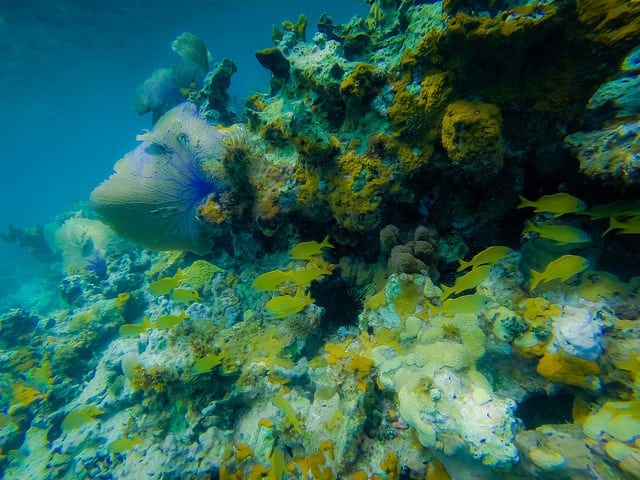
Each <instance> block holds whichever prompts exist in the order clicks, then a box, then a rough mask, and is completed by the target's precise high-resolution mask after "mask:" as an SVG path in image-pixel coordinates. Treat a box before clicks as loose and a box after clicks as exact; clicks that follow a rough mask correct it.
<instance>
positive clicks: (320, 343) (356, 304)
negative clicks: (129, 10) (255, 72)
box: [0, 0, 640, 480]
mask: <svg viewBox="0 0 640 480" xmlns="http://www.w3.org/2000/svg"><path fill="white" fill-rule="evenodd" d="M368 3H369V4H370V11H369V15H368V16H367V17H366V18H362V19H361V18H354V19H353V20H352V21H350V22H349V23H347V24H344V25H340V24H335V23H334V22H333V21H332V20H331V18H330V17H329V16H328V15H327V14H325V15H323V16H322V17H321V19H320V21H319V22H318V24H317V30H318V31H317V32H313V33H312V32H307V29H308V28H309V23H308V22H307V19H306V17H305V16H304V15H301V16H300V17H299V18H298V20H297V21H295V22H293V21H286V22H283V24H282V29H280V28H274V31H273V37H272V40H273V45H271V46H268V47H267V48H264V49H261V50H258V51H257V52H256V58H257V60H258V62H259V63H260V64H261V65H262V66H263V67H265V68H266V69H268V70H269V71H270V72H271V73H272V76H271V80H270V83H269V89H270V91H269V93H255V94H252V95H251V96H250V97H249V98H247V99H246V103H245V105H246V110H245V112H244V114H243V116H238V115H237V114H236V113H235V112H234V111H233V110H232V109H231V108H230V107H229V97H228V95H227V89H228V87H229V84H230V81H231V78H232V75H233V74H234V72H235V70H236V67H235V64H234V63H233V62H232V61H231V60H228V59H224V60H222V61H221V62H219V63H217V64H214V63H213V60H212V57H211V55H210V54H209V52H208V51H207V49H206V47H205V46H204V45H203V44H202V42H201V41H200V40H199V39H198V38H197V37H195V36H193V35H191V34H182V35H180V36H179V37H178V38H177V39H176V41H175V42H174V43H173V49H174V52H175V53H176V54H177V56H178V59H177V61H176V63H175V64H174V66H173V67H172V68H169V69H160V70H157V71H156V72H155V73H154V74H153V75H152V77H151V78H150V79H149V80H147V82H145V84H144V85H143V86H141V87H140V89H139V91H138V94H139V95H138V100H137V102H138V103H137V107H138V111H139V112H140V113H142V112H151V113H152V117H153V118H152V122H153V123H154V126H153V129H152V130H151V131H149V132H146V133H144V134H142V135H140V136H139V137H138V140H139V141H140V144H139V145H138V146H137V147H136V148H135V149H134V150H133V151H131V152H129V153H127V154H125V156H124V158H122V159H121V160H120V161H119V162H118V163H116V165H115V167H114V170H115V173H114V174H113V175H112V176H111V177H110V178H109V179H107V180H106V181H105V182H103V183H102V184H101V185H99V186H98V187H96V188H95V190H94V191H93V193H92V195H91V210H90V211H89V210H87V211H78V212H71V213H69V214H65V215H64V216H61V217H60V218H58V219H56V220H55V221H54V222H52V223H51V224H48V225H45V226H43V227H39V228H36V229H33V230H29V229H15V228H12V229H10V230H9V232H8V233H7V234H6V235H3V236H2V238H3V239H5V240H7V241H14V242H18V243H20V244H23V245H24V246H25V247H27V248H29V249H32V250H33V253H34V254H35V255H38V256H40V257H41V258H43V259H45V260H46V262H48V263H47V264H46V265H47V268H48V269H49V271H50V275H49V276H45V277H43V278H38V279H33V280H32V281H31V282H28V285H30V286H31V287H30V288H32V289H37V290H38V292H39V293H38V295H35V294H34V295H30V294H26V293H23V296H29V297H30V296H32V297H33V298H30V301H31V303H30V304H27V305H23V304H21V305H19V307H20V308H17V307H14V308H10V309H8V310H6V311H5V309H4V308H3V309H2V310H0V346H1V347H2V348H1V351H0V367H2V368H0V393H1V395H0V410H1V411H2V413H1V414H0V469H1V470H2V472H3V473H4V475H5V477H6V478H30V477H31V478H71V477H77V478H132V479H135V478H142V476H143V477H144V478H158V479H160V478H194V479H195V478H221V479H224V478H226V479H233V478H236V479H239V478H248V479H264V478H271V479H298V478H300V479H302V478H305V479H307V478H308V479H311V478H316V479H317V478H322V479H332V478H354V479H358V480H363V479H371V480H373V479H396V480H398V479H404V478H430V479H443V478H477V479H490V478H496V477H505V478H507V477H508V478H533V477H536V478H542V479H555V478H585V479H596V478H598V479H600V478H603V479H618V478H635V477H637V476H639V475H640V468H639V467H638V465H639V464H640V460H639V459H640V454H639V453H638V452H639V449H638V439H639V438H640V420H639V417H638V408H639V404H638V402H640V399H639V395H640V341H639V339H640V323H638V322H639V321H640V320H639V319H640V307H638V304H637V298H638V295H640V276H639V275H638V268H639V265H638V260H637V259H638V258H640V256H639V255H638V253H640V252H639V250H638V249H639V245H638V242H637V238H636V237H635V235H637V234H638V233H640V220H639V219H640V201H638V199H637V196H638V181H637V179H638V176H637V165H638V161H637V160H638V158H637V157H638V148H637V147H638V142H637V139H638V134H637V133H638V131H640V129H639V128H638V124H640V123H639V122H640V119H639V118H638V115H639V114H640V111H639V108H640V107H639V105H640V102H639V101H638V88H639V85H640V84H639V82H638V81H637V76H638V72H640V67H639V65H640V49H639V48H638V42H639V41H640V39H639V38H638V37H639V35H638V31H640V29H638V28H637V26H638V19H639V18H640V16H639V13H638V12H639V10H638V8H640V7H638V6H636V5H635V3H634V2H623V1H621V0H606V1H605V0H602V1H596V0H577V1H576V2H556V1H552V0H548V1H546V0H545V1H526V0H517V1H478V0H445V1H442V2H440V1H436V2H418V1H415V2H414V1H400V0H372V1H370V2H368ZM636 3H637V2H636ZM308 33H309V35H308ZM308 39H309V40H308ZM267 40H268V39H267ZM233 122H238V123H237V124H235V125H231V124H232V123H233ZM566 146H569V147H570V148H565V147H566ZM529 199H530V200H529ZM532 210H533V211H532ZM96 216H97V217H98V218H95V217H96ZM98 220H101V222H100V221H98ZM121 237H124V238H121ZM129 240H130V241H132V242H134V243H131V242H130V241H129ZM25 292H29V290H25ZM45 294H46V297H44V299H43V300H42V301H38V298H39V295H45ZM0 305H2V307H4V304H0ZM141 465H144V469H142V468H141Z"/></svg>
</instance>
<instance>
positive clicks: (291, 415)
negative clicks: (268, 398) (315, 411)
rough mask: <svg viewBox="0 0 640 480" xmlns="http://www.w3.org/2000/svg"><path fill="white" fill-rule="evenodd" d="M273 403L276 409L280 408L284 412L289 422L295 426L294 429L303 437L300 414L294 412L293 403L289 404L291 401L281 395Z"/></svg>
mask: <svg viewBox="0 0 640 480" xmlns="http://www.w3.org/2000/svg"><path fill="white" fill-rule="evenodd" d="M272 401H273V404H274V405H275V406H276V407H278V408H280V409H281V410H282V411H283V412H284V414H285V416H286V417H287V420H289V422H290V423H291V425H292V426H293V429H294V430H295V431H296V432H298V433H299V434H300V435H303V431H302V427H301V426H300V420H298V414H297V413H296V411H295V410H294V408H293V405H291V403H289V401H288V400H287V399H286V398H284V396H283V395H282V394H281V393H280V394H279V395H278V396H277V397H275V398H274V399H273V400H272Z"/></svg>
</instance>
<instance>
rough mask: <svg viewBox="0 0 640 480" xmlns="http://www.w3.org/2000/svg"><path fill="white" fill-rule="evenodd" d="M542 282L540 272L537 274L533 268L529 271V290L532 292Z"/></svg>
mask: <svg viewBox="0 0 640 480" xmlns="http://www.w3.org/2000/svg"><path fill="white" fill-rule="evenodd" d="M541 281H542V272H538V271H536V270H534V269H533V268H532V269H531V282H530V285H529V290H531V291H533V290H535V289H536V287H537V286H538V284H539V283H540V282H541Z"/></svg>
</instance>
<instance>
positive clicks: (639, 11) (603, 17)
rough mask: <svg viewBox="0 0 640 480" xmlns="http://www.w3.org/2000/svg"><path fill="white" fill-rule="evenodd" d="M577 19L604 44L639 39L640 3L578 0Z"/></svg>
mask: <svg viewBox="0 0 640 480" xmlns="http://www.w3.org/2000/svg"><path fill="white" fill-rule="evenodd" d="M576 11H577V13H578V20H580V22H582V23H583V24H585V25H586V26H588V27H589V28H590V29H591V36H592V38H594V39H595V40H596V41H598V42H602V43H604V44H606V45H617V44H620V43H628V44H635V43H637V42H638V40H639V39H640V5H638V2H633V1H631V2H630V1H628V0H578V1H577V2H576Z"/></svg>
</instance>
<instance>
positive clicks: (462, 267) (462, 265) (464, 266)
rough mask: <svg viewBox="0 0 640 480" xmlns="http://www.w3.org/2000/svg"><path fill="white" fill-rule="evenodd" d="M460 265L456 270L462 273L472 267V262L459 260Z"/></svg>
mask: <svg viewBox="0 0 640 480" xmlns="http://www.w3.org/2000/svg"><path fill="white" fill-rule="evenodd" d="M458 263H459V264H460V265H459V266H458V269H457V270H456V272H461V271H462V270H465V269H467V268H469V267H470V266H471V262H465V261H464V260H463V259H461V258H460V259H458Z"/></svg>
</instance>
